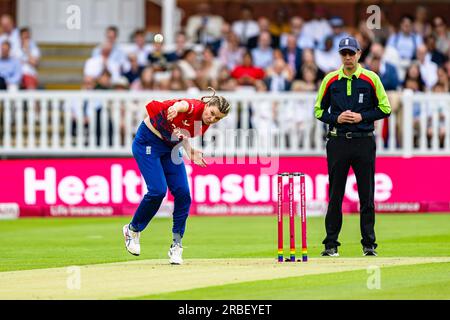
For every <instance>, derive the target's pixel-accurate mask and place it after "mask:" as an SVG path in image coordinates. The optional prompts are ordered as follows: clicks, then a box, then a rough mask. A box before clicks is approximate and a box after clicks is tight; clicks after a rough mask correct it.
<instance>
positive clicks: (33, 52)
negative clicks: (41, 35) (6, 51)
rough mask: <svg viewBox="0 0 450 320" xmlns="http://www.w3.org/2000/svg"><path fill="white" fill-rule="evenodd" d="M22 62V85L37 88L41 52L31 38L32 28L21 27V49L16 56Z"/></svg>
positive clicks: (27, 87) (30, 88)
mask: <svg viewBox="0 0 450 320" xmlns="http://www.w3.org/2000/svg"><path fill="white" fill-rule="evenodd" d="M16 57H17V58H18V59H19V60H20V62H21V63H22V74H23V77H22V87H23V88H25V89H28V90H36V89H37V87H38V73H37V70H36V68H37V66H38V64H39V59H40V57H41V52H40V50H39V48H38V46H37V45H36V43H35V42H34V41H33V40H31V33H30V29H28V28H21V29H20V50H19V51H18V52H17V56H16Z"/></svg>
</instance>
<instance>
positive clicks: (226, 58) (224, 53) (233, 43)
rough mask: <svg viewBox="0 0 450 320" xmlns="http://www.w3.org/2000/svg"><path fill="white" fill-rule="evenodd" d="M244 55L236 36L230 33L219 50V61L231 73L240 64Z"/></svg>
mask: <svg viewBox="0 0 450 320" xmlns="http://www.w3.org/2000/svg"><path fill="white" fill-rule="evenodd" d="M244 53H245V49H244V48H243V47H240V46H239V38H238V36H237V35H236V34H235V33H234V32H230V33H229V34H228V37H227V39H226V40H225V42H223V44H222V46H221V47H220V49H219V59H220V61H221V62H222V64H224V65H226V66H227V68H228V70H230V71H231V70H234V68H235V67H236V66H238V65H240V64H241V63H242V59H243V57H244Z"/></svg>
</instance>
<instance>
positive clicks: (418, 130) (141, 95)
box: [0, 91, 450, 158]
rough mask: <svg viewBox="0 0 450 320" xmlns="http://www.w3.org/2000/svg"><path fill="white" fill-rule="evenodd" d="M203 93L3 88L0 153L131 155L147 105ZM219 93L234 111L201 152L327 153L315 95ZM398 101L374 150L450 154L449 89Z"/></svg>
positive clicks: (208, 136) (404, 96)
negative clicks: (315, 109) (384, 135)
mask: <svg viewBox="0 0 450 320" xmlns="http://www.w3.org/2000/svg"><path fill="white" fill-rule="evenodd" d="M208 94H210V93H209V92H200V93H196V94H195V96H193V95H189V94H186V93H179V92H177V93H175V92H157V91H148V92H112V91H19V92H2V93H0V154H1V156H2V157H3V158H6V157H33V156H36V157H46V156H63V157H65V156H68V157H74V156H129V155H131V143H132V141H133V137H134V134H135V132H136V130H137V128H138V126H139V124H140V123H141V121H142V120H143V118H144V116H145V114H146V111H145V105H146V103H148V102H149V101H151V100H166V99H176V98H199V97H201V96H203V95H208ZM218 94H222V95H224V96H225V97H226V98H227V99H228V100H229V101H230V102H231V104H232V112H231V114H230V115H229V116H228V117H227V118H225V120H222V121H221V122H219V123H218V124H216V125H214V126H212V127H211V128H210V129H209V130H208V131H207V134H206V135H205V137H204V139H203V142H201V141H200V140H199V139H193V142H194V143H195V144H197V145H201V147H202V148H203V150H204V153H205V155H206V156H246V155H250V156H257V155H259V156H274V155H283V156H286V155H296V156H298V155H324V154H325V139H324V136H325V131H326V127H325V126H324V125H323V123H321V122H320V121H318V120H316V119H315V118H314V116H313V106H314V100H315V97H316V95H315V94H313V93H311V94H310V93H298V92H295V93H293V92H290V93H283V94H270V93H248V92H233V93H230V92H222V93H218ZM401 99H402V108H401V109H400V110H401V112H400V113H399V112H394V113H392V115H391V117H390V118H389V125H388V126H389V138H388V140H387V141H386V142H385V141H383V138H382V135H381V130H382V128H381V124H382V122H381V121H379V122H377V123H376V133H377V134H376V139H377V146H378V149H377V151H378V154H380V155H392V156H406V157H409V156H414V155H425V154H426V155H450V95H449V94H410V93H408V92H404V93H403V94H402V98H401ZM85 105H86V106H87V107H86V108H84V106H85ZM98 110H101V112H99V111H98ZM105 111H106V112H105ZM439 135H442V136H441V137H439ZM441 142H442V143H441Z"/></svg>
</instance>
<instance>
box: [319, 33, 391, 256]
mask: <svg viewBox="0 0 450 320" xmlns="http://www.w3.org/2000/svg"><path fill="white" fill-rule="evenodd" d="M339 54H340V56H341V60H342V67H341V68H340V69H338V70H336V71H333V72H330V73H329V74H327V75H326V77H325V78H324V79H323V81H322V84H321V86H320V89H319V92H318V95H317V100H316V104H315V106H314V114H315V116H316V118H317V119H319V120H320V121H323V122H325V123H327V124H328V125H329V132H328V134H327V138H328V139H327V146H326V149H327V163H328V174H329V198H330V200H329V204H328V211H327V215H326V218H325V229H326V232H327V236H326V238H325V239H324V240H323V242H322V243H323V244H324V245H325V250H324V251H323V252H322V256H339V253H338V246H340V243H339V241H338V236H339V232H340V230H341V226H342V199H343V198H344V192H345V184H346V181H347V175H348V172H349V169H350V166H351V167H352V168H353V171H354V172H355V176H356V182H357V185H358V194H359V199H360V228H361V236H362V240H361V244H362V247H363V254H364V255H365V256H368V255H371V256H376V255H377V252H376V251H375V249H376V247H377V244H376V243H375V230H374V226H375V208H374V185H375V183H374V180H375V151H376V143H375V137H374V132H373V131H374V121H375V120H379V119H383V118H386V117H389V115H390V113H391V106H390V104H389V101H388V98H387V96H386V92H385V91H384V88H383V85H382V84H381V81H380V78H379V77H378V76H377V75H376V74H375V73H374V72H372V71H369V70H367V69H364V68H362V67H361V65H360V64H359V63H358V61H359V58H360V57H361V48H360V46H359V44H358V41H357V40H356V39H355V38H352V37H346V38H344V39H342V40H341V41H340V43H339Z"/></svg>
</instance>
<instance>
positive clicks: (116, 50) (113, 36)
mask: <svg viewBox="0 0 450 320" xmlns="http://www.w3.org/2000/svg"><path fill="white" fill-rule="evenodd" d="M118 36H119V29H117V27H116V26H109V27H108V28H107V29H106V32H105V43H109V44H110V45H111V53H110V55H109V56H110V59H111V60H113V61H114V62H115V63H117V64H118V65H119V68H120V71H121V72H127V71H128V69H129V68H130V65H129V62H128V59H127V56H126V54H125V52H124V51H123V50H122V49H121V48H120V46H119V44H118V43H117V38H118ZM101 51H102V45H98V46H97V47H95V48H94V50H93V51H92V57H97V56H100V55H101Z"/></svg>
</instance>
